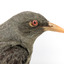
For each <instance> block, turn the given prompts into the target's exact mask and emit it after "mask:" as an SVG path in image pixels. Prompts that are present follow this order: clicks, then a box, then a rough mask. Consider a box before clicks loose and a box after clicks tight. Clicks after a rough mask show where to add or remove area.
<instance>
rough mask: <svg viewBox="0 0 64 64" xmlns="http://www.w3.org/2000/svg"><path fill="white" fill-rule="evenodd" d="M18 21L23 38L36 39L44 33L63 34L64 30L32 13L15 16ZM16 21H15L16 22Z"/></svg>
mask: <svg viewBox="0 0 64 64" xmlns="http://www.w3.org/2000/svg"><path fill="white" fill-rule="evenodd" d="M16 17H17V18H18V19H20V20H19V25H18V28H19V31H20V32H21V33H22V35H23V36H25V37H27V38H28V37H29V38H32V39H33V38H34V39H35V38H36V37H38V36H39V35H40V34H42V33H43V32H45V31H56V32H62V33H64V29H63V28H61V27H59V26H57V25H56V24H53V23H51V22H49V21H48V20H47V19H46V18H45V17H44V16H42V15H41V14H39V13H34V12H29V11H27V12H22V13H20V14H19V15H18V16H16ZM16 21H17V20H16Z"/></svg>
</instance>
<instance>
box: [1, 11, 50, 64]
mask: <svg viewBox="0 0 64 64" xmlns="http://www.w3.org/2000/svg"><path fill="white" fill-rule="evenodd" d="M33 20H37V21H38V25H37V26H34V27H32V26H30V25H29V22H30V21H33ZM45 26H46V27H50V26H49V23H48V21H47V20H46V19H45V18H44V17H43V16H42V15H40V14H38V13H34V12H29V11H27V12H22V13H19V14H18V15H15V16H13V17H12V18H11V19H9V20H8V21H6V22H5V23H3V24H2V25H0V64H29V62H30V58H31V54H32V49H33V43H34V41H35V39H36V38H37V37H38V36H39V35H40V34H42V32H44V28H43V27H45Z"/></svg>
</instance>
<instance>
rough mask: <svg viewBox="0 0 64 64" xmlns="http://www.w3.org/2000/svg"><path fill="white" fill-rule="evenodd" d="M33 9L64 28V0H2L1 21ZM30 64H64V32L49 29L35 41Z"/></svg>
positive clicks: (0, 1)
mask: <svg viewBox="0 0 64 64" xmlns="http://www.w3.org/2000/svg"><path fill="white" fill-rule="evenodd" d="M22 11H33V12H38V13H40V14H42V15H43V16H45V17H46V18H47V19H48V20H49V21H50V22H52V23H55V24H57V25H59V26H61V27H63V28H64V0H0V23H1V24H2V23H3V22H4V21H6V20H8V19H9V18H10V17H12V16H14V15H16V14H18V13H20V12H22ZM30 64H64V34H63V33H57V32H50V31H47V32H45V33H43V34H42V35H41V36H40V37H38V38H37V39H36V41H35V43H34V48H33V54H32V58H31V62H30Z"/></svg>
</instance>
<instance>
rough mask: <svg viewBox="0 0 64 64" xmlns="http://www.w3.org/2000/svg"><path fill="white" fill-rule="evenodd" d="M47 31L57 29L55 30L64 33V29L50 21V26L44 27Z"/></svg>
mask: <svg viewBox="0 0 64 64" xmlns="http://www.w3.org/2000/svg"><path fill="white" fill-rule="evenodd" d="M43 28H44V30H45V31H55V32H61V33H64V29H63V28H61V27H59V26H58V25H56V24H53V23H50V22H48V26H47V27H43Z"/></svg>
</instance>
